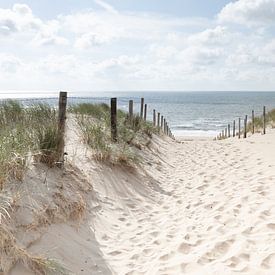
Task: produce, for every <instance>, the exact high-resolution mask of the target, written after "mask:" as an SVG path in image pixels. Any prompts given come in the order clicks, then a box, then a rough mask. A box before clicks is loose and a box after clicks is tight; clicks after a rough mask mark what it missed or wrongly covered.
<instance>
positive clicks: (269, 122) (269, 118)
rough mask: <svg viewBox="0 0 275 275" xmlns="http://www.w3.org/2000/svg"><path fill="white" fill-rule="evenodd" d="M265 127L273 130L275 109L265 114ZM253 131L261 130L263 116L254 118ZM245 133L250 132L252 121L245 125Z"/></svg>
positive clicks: (274, 126)
mask: <svg viewBox="0 0 275 275" xmlns="http://www.w3.org/2000/svg"><path fill="white" fill-rule="evenodd" d="M266 126H267V127H268V126H270V127H271V128H275V109H272V110H271V111H269V112H268V113H267V114H266ZM254 129H255V133H257V132H261V131H262V130H263V116H262V115H261V116H257V117H255V118H254ZM247 131H248V132H252V121H250V122H249V123H248V124H247Z"/></svg>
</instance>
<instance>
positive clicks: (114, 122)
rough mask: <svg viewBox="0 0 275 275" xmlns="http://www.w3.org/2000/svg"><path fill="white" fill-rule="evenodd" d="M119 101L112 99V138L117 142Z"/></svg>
mask: <svg viewBox="0 0 275 275" xmlns="http://www.w3.org/2000/svg"><path fill="white" fill-rule="evenodd" d="M116 115H117V99H116V98H115V97H113V98H111V138H112V141H113V142H117V116H116Z"/></svg>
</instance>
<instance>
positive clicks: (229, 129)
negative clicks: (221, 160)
mask: <svg viewBox="0 0 275 275" xmlns="http://www.w3.org/2000/svg"><path fill="white" fill-rule="evenodd" d="M228 137H230V124H228Z"/></svg>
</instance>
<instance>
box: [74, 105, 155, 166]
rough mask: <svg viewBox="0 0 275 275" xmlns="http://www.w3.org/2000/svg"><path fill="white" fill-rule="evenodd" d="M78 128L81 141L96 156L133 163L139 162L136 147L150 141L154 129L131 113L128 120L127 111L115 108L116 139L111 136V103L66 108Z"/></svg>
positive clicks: (138, 148) (123, 162)
mask: <svg viewBox="0 0 275 275" xmlns="http://www.w3.org/2000/svg"><path fill="white" fill-rule="evenodd" d="M69 111H70V112H71V113H74V114H75V115H76V118H77V122H78V124H79V126H80V128H81V131H82V134H83V138H84V142H85V143H87V144H88V145H89V146H90V147H91V148H92V149H93V150H94V157H95V158H96V159H97V160H102V161H109V162H111V163H113V164H123V165H130V166H132V165H134V164H137V163H139V162H140V160H141V159H140V153H139V151H140V150H141V148H142V147H143V146H146V145H148V144H149V143H150V139H151V138H152V135H153V133H157V129H156V128H155V127H153V125H152V123H150V122H145V121H144V120H142V119H140V117H139V116H137V115H134V116H133V118H132V119H131V121H130V120H129V118H128V115H127V113H126V112H124V111H122V110H118V111H117V133H118V139H117V140H118V141H117V142H115V143H114V142H112V140H111V131H110V128H111V125H110V107H109V106H108V105H107V104H91V103H85V104H78V105H74V106H71V107H70V108H69Z"/></svg>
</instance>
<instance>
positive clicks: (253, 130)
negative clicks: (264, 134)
mask: <svg viewBox="0 0 275 275" xmlns="http://www.w3.org/2000/svg"><path fill="white" fill-rule="evenodd" d="M254 133H255V117H254V110H252V135H254Z"/></svg>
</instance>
